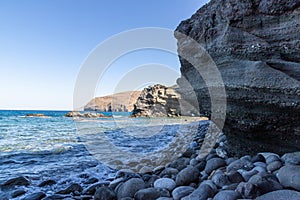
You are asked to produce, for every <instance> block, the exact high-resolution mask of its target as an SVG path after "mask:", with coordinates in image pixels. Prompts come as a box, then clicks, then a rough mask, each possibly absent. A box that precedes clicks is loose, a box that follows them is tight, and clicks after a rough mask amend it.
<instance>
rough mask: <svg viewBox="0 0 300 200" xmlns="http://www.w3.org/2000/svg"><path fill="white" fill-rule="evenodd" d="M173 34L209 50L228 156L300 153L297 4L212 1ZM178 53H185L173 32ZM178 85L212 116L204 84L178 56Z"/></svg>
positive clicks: (182, 41) (292, 1)
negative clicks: (220, 88)
mask: <svg viewBox="0 0 300 200" xmlns="http://www.w3.org/2000/svg"><path fill="white" fill-rule="evenodd" d="M176 31H177V32H180V33H182V34H185V35H187V36H189V37H191V38H192V39H194V40H195V41H197V42H198V43H199V44H200V45H202V47H203V48H204V49H205V50H206V51H207V52H208V53H209V55H210V56H211V58H212V59H213V60H214V62H215V64H216V66H217V67H218V70H219V71H220V73H221V76H222V79H223V81H224V85H225V89H226V95H227V113H226V121H225V125H224V129H223V131H224V132H225V134H226V135H227V137H228V142H229V147H230V149H229V150H230V153H232V154H235V155H241V154H244V153H245V152H248V153H251V154H254V153H257V152H263V151H271V152H276V153H278V154H281V155H282V154H283V153H286V152H292V151H297V150H298V151H299V150H300V123H299V121H300V84H299V80H300V35H299V32H300V1H299V0H290V1H282V0H245V1H237V0H224V1H219V0H212V1H210V2H209V3H208V4H206V5H205V6H203V7H202V8H200V9H199V10H198V11H197V12H196V13H195V14H194V15H193V16H192V17H191V18H190V19H187V20H185V21H182V22H181V23H180V25H179V26H178V28H177V30H176ZM175 37H177V39H178V52H179V53H185V55H190V59H193V56H195V54H194V53H191V52H193V51H190V52H184V51H188V50H191V49H189V48H188V45H189V44H188V42H189V41H187V40H185V39H184V38H182V37H180V36H179V34H176V33H175ZM180 61H181V65H182V66H181V73H182V78H179V79H178V81H177V83H178V85H179V86H180V88H181V96H182V97H183V98H185V99H186V100H187V101H189V99H188V97H189V95H188V92H189V90H185V87H186V85H188V84H190V85H191V86H192V87H193V90H194V91H195V92H196V95H197V99H198V106H199V108H201V110H200V112H201V113H202V114H205V115H206V116H210V115H211V112H210V110H211V102H210V95H209V92H208V88H207V87H206V84H205V81H204V80H203V78H202V77H201V76H200V74H199V73H198V72H197V68H202V67H205V66H201V65H200V64H199V66H193V65H192V64H191V63H190V62H188V61H187V59H184V58H182V57H180Z"/></svg>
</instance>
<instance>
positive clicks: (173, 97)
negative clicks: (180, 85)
mask: <svg viewBox="0 0 300 200" xmlns="http://www.w3.org/2000/svg"><path fill="white" fill-rule="evenodd" d="M180 99H181V97H180V95H179V94H178V93H177V92H176V87H166V86H164V85H160V84H157V85H154V86H149V87H147V88H145V89H144V90H143V91H142V93H141V95H140V96H139V98H138V99H137V101H136V103H135V104H134V110H133V113H132V116H133V117H166V116H167V117H176V116H180V115H181V109H180Z"/></svg>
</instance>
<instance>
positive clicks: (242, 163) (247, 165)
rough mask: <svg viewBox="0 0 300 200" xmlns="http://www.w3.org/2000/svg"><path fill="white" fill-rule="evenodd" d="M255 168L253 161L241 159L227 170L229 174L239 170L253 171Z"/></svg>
mask: <svg viewBox="0 0 300 200" xmlns="http://www.w3.org/2000/svg"><path fill="white" fill-rule="evenodd" d="M253 167H254V165H253V163H252V162H251V161H249V160H242V159H239V160H236V161H234V162H232V163H231V164H230V165H228V166H227V168H226V170H227V172H230V171H237V170H239V169H243V170H251V169H252V168H253Z"/></svg>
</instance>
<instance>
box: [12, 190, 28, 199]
mask: <svg viewBox="0 0 300 200" xmlns="http://www.w3.org/2000/svg"><path fill="white" fill-rule="evenodd" d="M25 193H26V191H25V190H24V189H18V190H15V191H13V192H12V193H11V197H12V198H16V197H18V196H21V195H23V194H25Z"/></svg>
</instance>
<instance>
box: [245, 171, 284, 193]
mask: <svg viewBox="0 0 300 200" xmlns="http://www.w3.org/2000/svg"><path fill="white" fill-rule="evenodd" d="M248 182H249V183H251V184H253V185H256V186H257V187H258V189H259V191H260V193H261V194H265V193H268V192H272V191H275V190H282V189H283V188H282V186H281V185H280V184H279V182H277V181H276V180H274V179H272V178H268V177H261V176H260V175H258V174H257V175H254V176H252V177H251V178H250V180H249V181H248Z"/></svg>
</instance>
